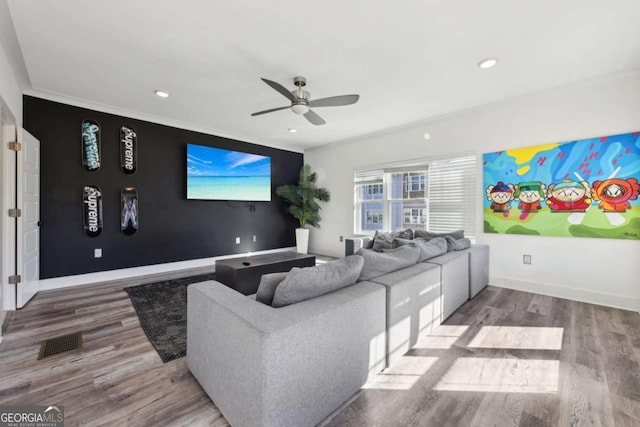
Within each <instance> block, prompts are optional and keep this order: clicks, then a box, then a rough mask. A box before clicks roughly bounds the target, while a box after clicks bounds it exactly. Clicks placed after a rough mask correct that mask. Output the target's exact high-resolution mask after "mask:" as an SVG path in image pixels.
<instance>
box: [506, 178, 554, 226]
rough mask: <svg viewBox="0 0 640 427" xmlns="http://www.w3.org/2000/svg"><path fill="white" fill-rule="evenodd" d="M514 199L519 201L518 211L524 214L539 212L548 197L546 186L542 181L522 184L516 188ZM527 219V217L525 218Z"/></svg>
mask: <svg viewBox="0 0 640 427" xmlns="http://www.w3.org/2000/svg"><path fill="white" fill-rule="evenodd" d="M514 189H515V192H514V193H513V197H515V198H516V199H518V201H519V202H518V209H520V210H521V211H522V212H523V213H532V212H538V211H539V210H540V209H542V204H541V202H542V200H544V198H545V196H546V195H547V190H546V186H545V185H544V184H543V183H541V182H540V181H531V182H521V183H519V184H518V185H516V186H515V187H514ZM525 218H526V216H525Z"/></svg>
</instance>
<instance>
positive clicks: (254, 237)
mask: <svg viewBox="0 0 640 427" xmlns="http://www.w3.org/2000/svg"><path fill="white" fill-rule="evenodd" d="M255 242H256V235H255V234H254V235H253V243H255Z"/></svg>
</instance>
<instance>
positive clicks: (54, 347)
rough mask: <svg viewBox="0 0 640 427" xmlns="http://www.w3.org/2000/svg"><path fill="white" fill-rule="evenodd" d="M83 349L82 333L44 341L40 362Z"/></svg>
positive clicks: (39, 357)
mask: <svg viewBox="0 0 640 427" xmlns="http://www.w3.org/2000/svg"><path fill="white" fill-rule="evenodd" d="M80 348H82V332H76V333H75V334H70V335H64V336H62V337H56V338H51V339H49V340H44V341H42V344H41V345H40V354H39V355H38V360H40V359H44V358H45V357H49V356H54V355H56V354H61V353H66V352H67V351H72V350H77V349H80Z"/></svg>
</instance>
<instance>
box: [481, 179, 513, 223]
mask: <svg viewBox="0 0 640 427" xmlns="http://www.w3.org/2000/svg"><path fill="white" fill-rule="evenodd" d="M486 193H487V199H489V200H491V210H492V211H494V212H498V213H500V212H501V213H503V214H504V216H505V217H506V216H509V211H510V210H511V201H512V200H513V184H505V183H504V182H502V181H498V183H497V184H496V185H490V186H488V187H487V190H486Z"/></svg>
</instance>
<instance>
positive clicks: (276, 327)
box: [187, 281, 386, 427]
mask: <svg viewBox="0 0 640 427" xmlns="http://www.w3.org/2000/svg"><path fill="white" fill-rule="evenodd" d="M385 304H386V295H385V289H384V287H383V286H381V285H379V284H375V283H371V282H360V283H356V284H354V285H351V286H348V287H345V288H342V289H339V290H337V291H334V292H331V293H328V294H325V295H322V296H319V297H316V298H312V299H308V300H306V301H302V302H299V303H296V304H292V305H288V306H286V307H281V308H273V307H269V306H267V305H265V304H263V303H261V302H258V301H256V300H255V299H253V298H251V297H248V296H244V295H242V294H241V293H239V292H237V291H235V290H233V289H231V288H228V287H227V286H225V285H223V284H221V283H219V282H216V281H208V282H202V283H198V284H194V285H191V286H189V288H188V302H187V308H188V309H187V364H188V367H189V369H190V370H191V372H192V373H193V375H194V376H195V377H196V379H197V380H198V382H199V383H200V384H201V385H202V388H203V389H204V390H205V391H206V393H207V394H208V395H209V397H210V398H211V400H212V401H213V402H214V404H215V405H216V406H217V407H218V408H219V409H220V411H221V412H222V414H223V415H224V416H225V418H226V419H227V421H229V423H230V424H231V425H232V426H243V427H244V426H313V425H316V424H318V423H319V422H320V421H322V420H323V419H324V418H325V417H327V416H328V415H329V414H331V412H333V411H334V410H335V409H336V408H338V407H339V406H340V405H341V404H342V403H343V402H344V401H346V400H347V399H349V397H351V396H352V395H353V394H354V393H356V392H357V391H358V390H359V389H360V388H361V387H362V385H363V384H364V383H365V382H366V381H367V379H368V378H369V377H370V376H372V375H375V374H376V373H377V372H380V371H381V370H382V369H383V368H384V366H385V342H386V340H385V336H386V335H385V334H386V332H385V328H386V319H385V312H386V311H385Z"/></svg>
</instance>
